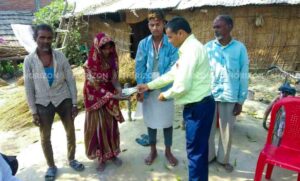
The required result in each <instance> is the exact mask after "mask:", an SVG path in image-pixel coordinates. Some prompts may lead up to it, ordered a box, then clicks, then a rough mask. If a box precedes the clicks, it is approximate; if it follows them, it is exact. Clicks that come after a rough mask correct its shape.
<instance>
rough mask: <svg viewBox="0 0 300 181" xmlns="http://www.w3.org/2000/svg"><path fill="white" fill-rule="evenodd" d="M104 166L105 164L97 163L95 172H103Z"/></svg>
mask: <svg viewBox="0 0 300 181" xmlns="http://www.w3.org/2000/svg"><path fill="white" fill-rule="evenodd" d="M105 166H106V164H105V162H101V163H99V165H98V168H97V170H98V171H99V172H103V171H104V170H105Z"/></svg>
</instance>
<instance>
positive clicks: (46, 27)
mask: <svg viewBox="0 0 300 181" xmlns="http://www.w3.org/2000/svg"><path fill="white" fill-rule="evenodd" d="M40 30H45V31H48V32H51V33H52V34H53V29H52V27H51V26H50V25H47V24H39V25H37V26H35V27H34V32H33V39H34V40H36V39H37V37H38V32H39V31H40Z"/></svg>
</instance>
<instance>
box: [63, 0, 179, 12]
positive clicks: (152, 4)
mask: <svg viewBox="0 0 300 181" xmlns="http://www.w3.org/2000/svg"><path fill="white" fill-rule="evenodd" d="M69 1H70V2H76V9H75V13H83V14H84V15H95V14H101V13H111V12H117V11H120V10H129V9H130V10H137V9H155V8H175V7H176V6H177V5H178V4H179V3H180V0H163V1H162V0H102V1H98V2H97V3H95V2H94V1H92V0H90V1H87V2H88V3H89V5H85V8H84V9H83V8H82V7H79V6H78V4H79V3H82V0H69ZM77 6H78V8H77Z"/></svg>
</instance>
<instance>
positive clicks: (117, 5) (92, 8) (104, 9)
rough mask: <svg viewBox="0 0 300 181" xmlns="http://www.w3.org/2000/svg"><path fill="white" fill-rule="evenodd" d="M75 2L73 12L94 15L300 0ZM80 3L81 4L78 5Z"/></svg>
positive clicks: (297, 0) (88, 0)
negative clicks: (121, 11)
mask: <svg viewBox="0 0 300 181" xmlns="http://www.w3.org/2000/svg"><path fill="white" fill-rule="evenodd" d="M68 1H69V2H76V4H77V5H76V9H75V13H80V14H81V13H82V14H84V15H95V14H102V13H110V12H117V11H120V10H137V9H155V8H162V9H164V8H174V9H180V10H182V9H188V8H192V7H202V6H231V7H235V6H244V5H250V4H253V5H263V4H300V0H101V1H99V0H98V1H97V0H68ZM80 4H82V5H80Z"/></svg>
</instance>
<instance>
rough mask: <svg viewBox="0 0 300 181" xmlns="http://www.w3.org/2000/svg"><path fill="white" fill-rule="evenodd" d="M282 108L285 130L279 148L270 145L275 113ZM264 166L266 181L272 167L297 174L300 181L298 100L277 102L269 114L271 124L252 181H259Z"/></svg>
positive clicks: (299, 118) (299, 113) (299, 101)
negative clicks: (283, 110) (284, 116)
mask: <svg viewBox="0 0 300 181" xmlns="http://www.w3.org/2000/svg"><path fill="white" fill-rule="evenodd" d="M281 106H283V107H284V109H285V113H286V118H285V129H284V132H283V135H282V138H281V142H280V145H279V146H275V145H272V134H273V130H274V125H275V120H276V119H275V118H276V113H277V112H278V110H279V109H280V108H281ZM265 164H267V165H268V166H267V172H266V179H270V178H271V175H272V171H273V167H274V166H278V167H281V168H285V169H288V170H293V171H296V172H298V181H300V98H299V97H287V98H284V99H282V100H280V101H278V102H277V103H276V104H275V105H274V106H273V109H272V112H271V123H270V129H269V131H268V137H267V142H266V144H265V147H264V148H263V150H262V151H261V152H260V155H259V157H258V161H257V165H256V171H255V177H254V181H260V180H261V177H262V174H263V171H264V167H265Z"/></svg>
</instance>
